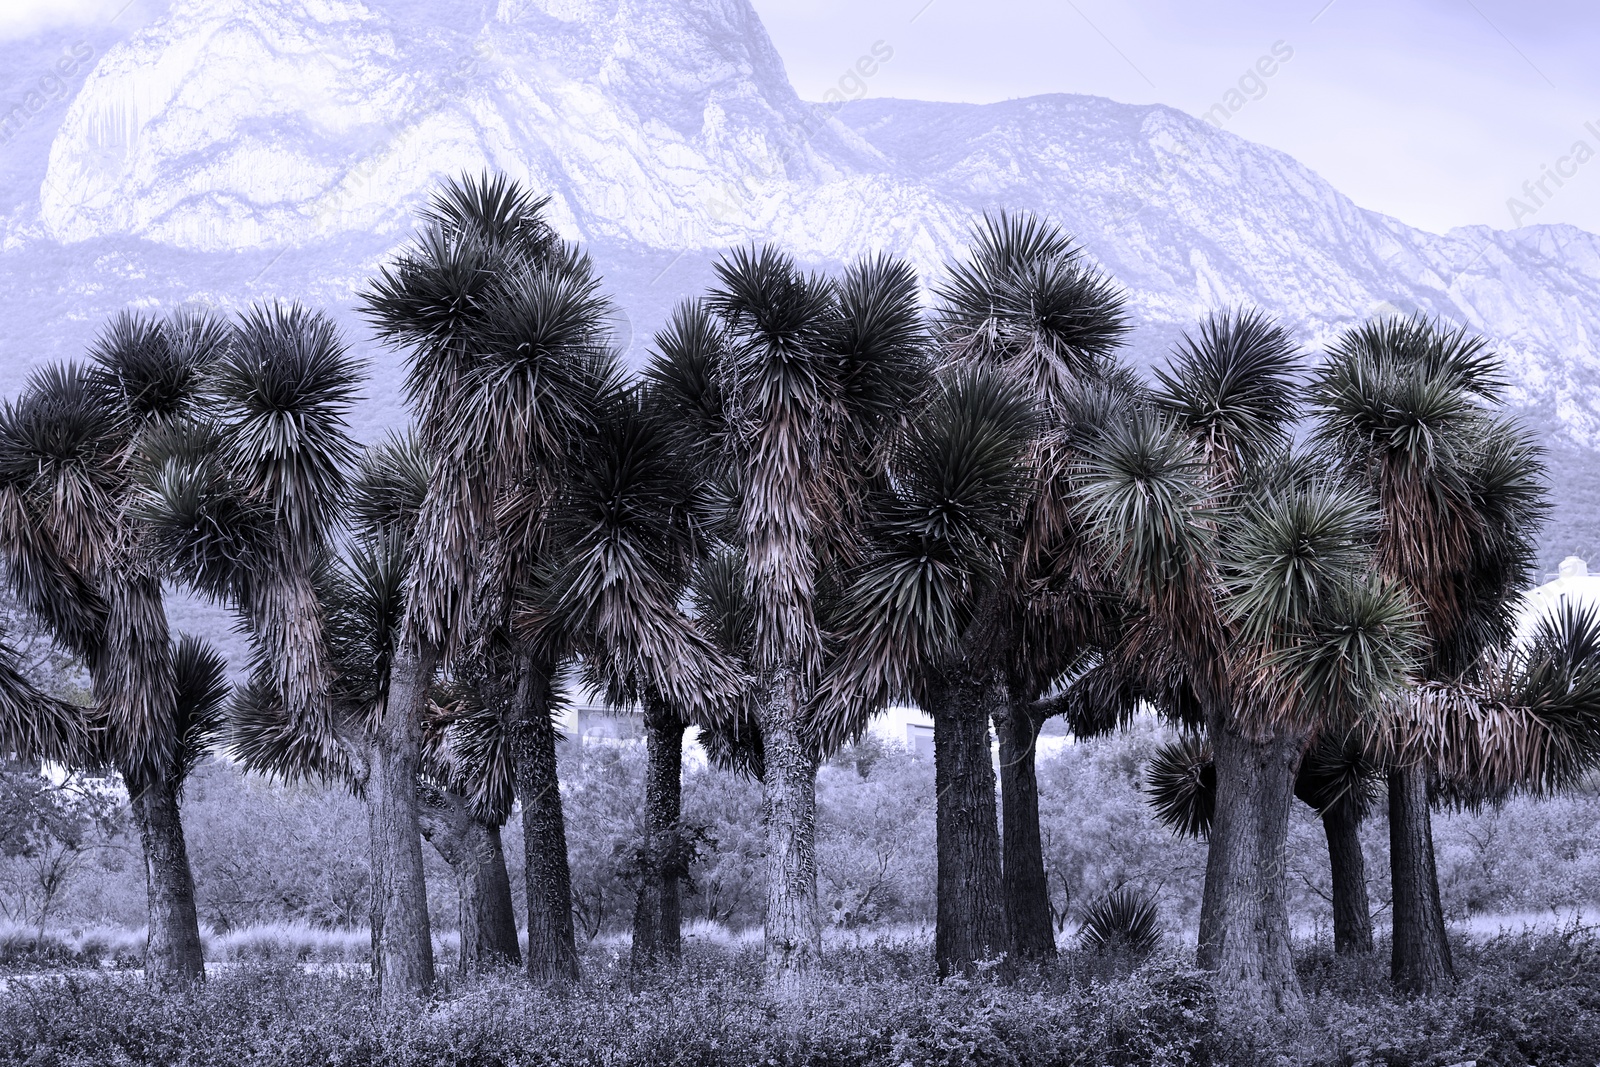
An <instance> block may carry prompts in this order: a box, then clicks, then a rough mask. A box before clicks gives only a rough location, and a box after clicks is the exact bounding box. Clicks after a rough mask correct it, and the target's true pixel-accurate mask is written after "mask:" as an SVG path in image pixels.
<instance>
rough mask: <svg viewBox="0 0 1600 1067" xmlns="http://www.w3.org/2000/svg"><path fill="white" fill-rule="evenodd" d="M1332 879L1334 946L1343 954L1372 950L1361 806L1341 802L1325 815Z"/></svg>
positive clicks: (1370, 913)
mask: <svg viewBox="0 0 1600 1067" xmlns="http://www.w3.org/2000/svg"><path fill="white" fill-rule="evenodd" d="M1322 829H1323V831H1324V832H1325V833H1326V834H1327V837H1328V869H1329V871H1330V873H1331V875H1332V881H1333V949H1334V951H1335V952H1336V953H1338V954H1339V955H1341V956H1348V955H1354V954H1361V953H1368V952H1371V951H1372V906H1371V904H1370V903H1369V902H1368V900H1367V860H1366V856H1365V855H1364V854H1363V853H1362V851H1361V817H1360V811H1359V809H1358V808H1357V807H1356V806H1355V805H1353V804H1351V803H1349V802H1348V801H1340V802H1339V803H1337V804H1335V805H1334V806H1333V807H1331V808H1329V809H1328V810H1327V811H1326V812H1324V813H1323V816H1322Z"/></svg>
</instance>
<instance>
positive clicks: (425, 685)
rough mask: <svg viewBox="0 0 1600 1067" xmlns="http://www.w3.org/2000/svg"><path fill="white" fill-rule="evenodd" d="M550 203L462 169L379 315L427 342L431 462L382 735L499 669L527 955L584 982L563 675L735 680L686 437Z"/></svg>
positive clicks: (562, 977)
mask: <svg viewBox="0 0 1600 1067" xmlns="http://www.w3.org/2000/svg"><path fill="white" fill-rule="evenodd" d="M544 204H545V201H543V200H539V199H536V198H534V197H532V196H531V195H529V194H528V193H527V192H526V191H524V190H523V189H522V188H520V187H519V186H518V185H517V184H516V183H514V182H510V181H508V180H506V179H505V178H503V177H488V176H484V177H482V178H479V179H464V180H462V181H460V182H452V183H450V184H448V185H447V186H446V187H445V188H444V189H443V190H441V192H440V193H439V194H438V195H436V196H435V197H434V199H433V201H432V203H431V205H430V207H429V209H428V211H427V212H426V213H425V215H424V219H423V222H424V230H423V233H422V234H421V236H419V238H418V239H417V241H416V242H415V243H414V244H413V246H412V247H411V248H410V249H409V250H407V251H406V252H405V253H404V254H403V255H402V256H401V257H400V258H399V260H398V261H397V262H396V263H395V264H394V265H393V266H392V267H390V268H387V269H385V270H384V272H383V273H382V275H381V276H380V277H379V278H378V279H377V280H376V281H374V283H373V284H372V286H371V288H370V291H369V293H368V296H367V313H368V315H369V317H370V318H371V320H372V321H373V322H374V324H375V325H376V326H377V327H378V329H379V331H380V333H381V334H382V335H383V336H384V337H385V338H386V339H387V340H389V341H391V342H393V343H396V344H398V345H400V346H401V347H403V348H404V349H405V350H406V352H407V354H408V359H409V364H410V366H409V373H408V377H407V390H408V393H409V396H410V400H411V403H412V406H413V409H414V411H415V413H416V416H417V433H418V438H419V441H420V443H421V446H422V447H423V448H424V450H425V451H426V453H427V454H428V456H429V457H430V462H431V463H432V475H431V477H430V480H429V484H428V487H427V492H426V493H425V495H424V497H423V499H422V503H421V509H420V513H419V516H418V520H417V525H416V534H415V537H414V540H413V542H412V543H413V544H414V546H415V551H414V552H413V553H412V555H411V557H410V559H409V562H408V569H407V577H406V582H405V599H404V606H405V608H404V612H403V616H402V625H401V628H400V632H399V636H398V639H397V641H396V644H395V651H394V660H393V666H392V668H391V678H390V689H389V699H388V701H387V703H386V706H385V709H386V710H385V717H384V718H385V725H383V726H382V730H387V731H390V732H391V733H392V734H393V735H394V736H396V737H399V736H401V735H403V736H405V737H408V738H409V737H414V736H415V735H416V734H417V732H418V724H419V723H420V722H421V719H422V716H423V714H424V711H425V708H426V694H427V692H428V689H429V686H430V685H431V680H432V678H433V675H434V672H435V669H436V667H437V666H438V664H439V663H440V661H441V660H443V661H444V662H445V663H446V664H447V665H448V666H450V667H451V668H452V669H455V668H457V667H459V666H460V665H461V664H462V663H464V662H466V661H468V660H472V661H475V662H477V663H479V664H481V665H483V667H484V668H485V669H487V670H488V671H490V672H491V674H492V675H493V679H494V685H495V686H497V687H498V689H499V691H500V692H502V693H504V694H506V697H505V701H504V704H503V715H502V720H503V725H504V729H505V741H504V743H505V746H506V752H507V753H508V758H509V762H510V766H511V768H512V772H513V779H514V783H515V792H516V797H517V800H518V802H519V804H520V807H521V811H522V820H523V839H524V842H525V847H526V849H527V855H526V863H525V868H526V871H527V880H528V881H527V898H528V900H529V901H530V909H529V920H528V924H529V933H528V954H527V967H528V972H529V974H530V975H531V976H533V977H535V978H536V979H539V980H541V981H555V982H566V981H572V980H574V979H576V977H577V973H578V963H577V951H576V946H575V944H574V938H573V935H574V931H573V924H572V908H571V884H570V873H569V869H568V865H567V854H566V832H565V820H564V817H563V814H562V810H561V794H560V789H559V783H558V782H557V778H556V758H555V740H556V730H555V725H554V722H553V719H552V717H553V715H554V714H555V713H556V712H557V711H559V699H560V684H561V681H562V678H563V676H564V673H565V672H567V671H568V670H569V668H572V667H574V666H577V667H579V668H580V670H581V673H582V674H585V675H587V677H588V679H589V680H590V681H591V683H594V684H597V685H599V686H601V687H602V688H604V689H606V690H607V691H608V692H609V693H610V694H611V695H612V696H613V697H614V698H617V699H623V698H625V697H637V698H645V697H649V696H659V697H661V698H663V699H667V700H670V701H672V702H674V703H675V704H677V705H678V706H680V707H682V708H685V709H690V710H699V709H703V708H706V707H709V706H710V705H711V704H712V703H713V701H714V700H715V697H716V694H717V693H718V692H720V691H721V690H723V689H726V688H728V687H729V686H730V685H731V684H732V683H731V681H730V679H731V677H732V676H731V674H730V673H729V672H728V671H727V670H726V669H725V667H724V666H722V665H720V664H719V663H717V662H715V660H714V657H713V655H712V653H713V652H714V650H713V649H712V648H711V646H710V645H709V644H708V643H707V642H705V641H702V640H700V639H698V638H697V636H696V632H695V629H694V626H693V624H692V620H690V619H689V618H687V617H686V616H685V615H684V614H683V613H682V612H680V611H679V610H678V596H679V594H680V593H681V590H682V585H683V581H682V579H683V576H684V575H685V574H686V573H687V564H686V562H685V560H686V559H687V558H688V557H689V556H691V555H692V552H693V546H694V537H693V535H692V529H691V527H690V524H689V523H688V521H687V515H688V509H687V502H686V501H687V494H688V492H689V489H688V488H687V487H685V485H684V483H683V480H682V478H681V477H680V476H679V474H678V472H677V469H676V467H675V463H676V460H675V458H674V454H673V450H672V441H671V440H670V439H669V436H670V435H668V434H666V433H664V432H662V431H661V430H660V429H659V428H658V427H657V426H656V424H655V423H654V421H653V416H650V415H649V413H647V412H646V411H645V410H644V409H643V408H642V407H641V406H640V404H639V402H638V400H637V398H636V397H633V396H632V395H631V393H630V390H629V388H628V387H627V386H626V384H625V382H624V381H623V378H622V375H621V372H620V369H619V368H618V365H617V362H616V355H615V353H614V351H613V350H612V349H611V347H610V330H609V325H608V322H609V319H610V317H611V305H610V303H609V302H608V301H607V300H606V298H605V297H604V296H603V295H602V293H601V291H600V283H599V279H598V277H597V276H596V275H595V273H594V271H593V268H592V266H591V264H590V263H589V261H588V259H587V257H586V256H584V255H583V254H582V253H581V252H580V251H578V250H577V249H576V248H573V247H571V246H568V245H566V244H565V243H563V242H561V241H560V240H558V239H557V238H556V237H555V235H554V233H553V231H552V230H551V229H550V227H549V225H548V224H547V223H546V221H545V220H544V217H543V208H544ZM397 840H398V837H397Z"/></svg>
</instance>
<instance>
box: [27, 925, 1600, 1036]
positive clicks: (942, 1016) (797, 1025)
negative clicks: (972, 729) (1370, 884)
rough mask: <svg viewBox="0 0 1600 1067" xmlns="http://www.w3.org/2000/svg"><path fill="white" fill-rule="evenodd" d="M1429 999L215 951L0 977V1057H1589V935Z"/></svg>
mask: <svg viewBox="0 0 1600 1067" xmlns="http://www.w3.org/2000/svg"><path fill="white" fill-rule="evenodd" d="M1459 962H1460V965H1461V970H1462V973H1463V975H1464V979H1463V981H1462V982H1461V984H1460V985H1459V986H1458V987H1457V988H1456V989H1455V990H1454V991H1453V992H1451V993H1449V994H1447V995H1443V996H1438V997H1432V998H1421V999H1408V998H1403V997H1399V996H1397V995H1395V994H1394V993H1393V992H1392V990H1391V989H1390V987H1389V985H1388V981H1387V975H1386V967H1385V959H1384V958H1383V957H1382V955H1381V954H1380V955H1379V956H1376V957H1373V958H1371V959H1369V960H1367V961H1363V962H1356V963H1351V962H1349V961H1343V960H1334V959H1332V958H1330V957H1329V956H1327V955H1326V954H1325V953H1322V952H1320V951H1316V950H1313V951H1311V952H1310V953H1308V954H1307V958H1306V960H1305V962H1304V963H1303V965H1302V968H1301V971H1302V979H1303V981H1304V983H1305V986H1306V990H1307V993H1308V997H1307V1000H1308V1005H1309V1008H1310V1017H1309V1020H1308V1021H1307V1023H1306V1024H1305V1026H1304V1027H1303V1028H1301V1029H1300V1030H1298V1031H1296V1032H1292V1033H1278V1032H1269V1031H1265V1030H1256V1029H1254V1028H1252V1027H1251V1026H1250V1025H1249V1024H1248V1023H1234V1024H1231V1025H1229V1026H1227V1027H1223V1026H1220V1025H1219V1024H1218V1020H1217V1015H1216V1006H1215V1001H1214V999H1213V997H1212V995H1211V992H1210V989H1209V987H1208V985H1207V983H1206V980H1205V979H1204V977H1203V976H1201V975H1198V974H1196V973H1194V972H1192V971H1189V970H1188V969H1186V968H1184V967H1182V966H1180V965H1178V964H1176V963H1174V962H1173V961H1171V960H1170V959H1160V960H1156V961H1154V962H1152V963H1150V964H1148V965H1146V966H1144V967H1142V968H1141V969H1139V970H1138V971H1136V972H1134V973H1132V974H1126V973H1117V969H1116V968H1115V967H1107V966H1106V965H1105V962H1104V961H1103V960H1094V959H1088V958H1077V957H1069V958H1067V959H1066V960H1064V961H1063V963H1062V966H1061V967H1060V968H1059V969H1058V970H1057V971H1056V972H1055V973H1053V974H1050V975H1033V976H1029V977H1027V978H1025V979H1024V980H1023V981H1022V982H1020V983H1019V984H1018V985H1017V986H1015V987H1011V988H1002V987H997V986H994V985H991V984H989V983H986V982H976V983H966V982H959V981H951V982H946V983H943V984H942V985H941V984H938V983H935V982H933V981H932V980H930V979H928V978H927V977H925V975H926V974H927V973H928V971H929V970H930V969H931V956H930V953H929V951H928V946H927V945H926V944H925V943H906V942H901V943H898V944H886V945H882V946H869V947H863V948H860V949H838V950H835V951H834V952H833V953H832V954H831V957H830V960H829V964H828V967H829V974H828V976H827V979H826V980H825V982H824V983H823V985H822V988H821V990H820V992H819V994H818V996H817V997H816V998H815V999H814V1000H813V1001H811V1002H810V1003H807V1004H805V1005H804V1006H800V1007H795V1008H791V1009H783V1008H780V1007H777V1006H775V1005H773V1004H772V1003H770V1002H768V1001H767V1000H766V999H765V998H764V997H763V996H762V995H761V993H760V992H759V984H760V981H759V979H760V960H759V954H758V953H757V952H756V951H754V950H753V949H741V950H737V951H733V952H731V953H727V952H723V951H721V950H716V949H710V948H700V949H696V950H695V951H693V952H691V954H690V957H689V958H688V960H687V961H686V962H685V965H684V967H683V969H682V971H680V972H678V973H676V974H673V975H670V976H666V975H663V976H658V977H653V978H649V979H643V980H639V979H634V978H632V977H630V976H629V975H627V974H626V973H625V972H623V971H622V970H621V969H620V968H619V967H618V966H617V964H616V962H615V959H614V958H613V957H612V956H609V955H603V954H598V953H595V954H591V957H590V959H589V960H588V961H587V969H588V973H589V974H591V975H592V977H591V978H589V979H588V980H586V981H585V982H584V983H583V985H582V986H581V987H580V988H579V989H577V990H576V991H575V992H573V993H570V994H567V995H562V996H551V995H546V994H543V993H539V992H536V991H534V990H532V989H530V988H529V987H528V986H527V985H526V983H525V982H524V981H523V980H522V979H521V978H520V977H519V976H516V975H510V974H507V975H502V976H496V977H492V978H487V979H483V980H479V981H475V982H472V983H456V984H455V985H454V987H453V988H447V989H445V990H443V991H441V993H440V995H439V996H438V997H437V998H436V1000H435V1002H434V1004H433V1005H432V1006H431V1008H430V1009H429V1010H428V1011H426V1012H424V1013H421V1014H417V1013H410V1014H405V1015H385V1014H383V1013H382V1012H381V1011H380V1010H379V1009H378V1007H377V1005H376V1002H375V998H374V997H373V996H372V995H371V993H372V990H371V988H370V986H369V985H368V983H367V982H366V981H365V980H364V979H362V978H359V977H351V976H348V975H344V974H340V973H337V972H335V971H329V970H316V969H313V970H312V971H310V972H307V971H305V970H303V969H302V968H301V967H299V966H297V965H295V964H294V963H292V962H289V961H269V962H262V963H249V964H242V965H239V966H236V967H233V968H221V969H215V970H214V972H213V977H212V979H211V980H210V982H209V983H208V984H207V985H206V986H205V987H204V988H203V989H202V990H200V991H199V992H197V993H195V994H193V995H189V996H180V997H158V996H155V995H152V994H149V993H147V992H145V990H144V989H143V987H142V986H141V985H140V984H139V983H138V982H137V980H136V979H134V978H133V977H132V976H126V975H124V976H120V977H119V976H116V975H107V976H93V977H88V978H84V977H77V978H74V977H63V978H49V979H40V980H34V981H30V982H26V983H23V982H17V983H14V984H12V985H11V987H10V988H9V989H8V990H6V992H4V993H3V994H0V1063H6V1064H10V1063H17V1064H24V1063H25V1064H29V1065H30V1067H69V1065H73V1067H76V1065H89V1064H94V1065H101V1064H196V1065H199V1064H204V1065H207V1067H213V1065H214V1067H230V1065H236V1064H237V1065H244V1064H251V1065H258V1064H259V1065H266V1064H273V1065H283V1067H296V1065H301V1064H306V1065H310V1064H317V1065H321V1064H341V1065H358V1064H380V1063H381V1064H385V1065H395V1067H399V1065H411V1064H415V1065H418V1067H421V1065H428V1067H434V1065H448V1064H472V1065H482V1067H490V1065H503V1067H510V1065H515V1064H551V1065H555V1064H562V1065H565V1064H596V1065H599V1064H605V1065H608V1067H621V1065H629V1064H650V1065H655V1064H683V1065H702V1064H703V1065H707V1067H718V1065H730V1067H732V1065H739V1067H744V1065H748V1064H773V1065H817V1067H822V1065H833V1064H841V1065H843V1064H851V1065H867V1064H886V1065H887V1064H896V1065H899V1064H916V1065H922V1064H949V1065H955V1064H1008V1065H1017V1067H1024V1065H1035V1064H1037V1065H1045V1064H1085V1065H1087V1064H1129V1065H1132V1064H1237V1065H1254V1064H1259V1063H1285V1064H1319V1065H1320V1064H1329V1065H1333V1064H1338V1065H1356V1064H1385V1065H1413V1064H1414V1065H1419V1067H1420V1065H1445V1064H1455V1063H1460V1062H1463V1061H1467V1062H1472V1061H1476V1062H1477V1063H1479V1064H1497V1065H1498V1064H1541V1065H1544V1064H1578V1063H1582V1064H1592V1063H1593V1062H1594V1060H1595V1050H1596V1049H1600V937H1597V936H1596V932H1595V931H1593V930H1590V929H1582V928H1574V929H1571V930H1568V931H1565V932H1564V933H1561V934H1557V935H1541V936H1534V935H1521V936H1516V937H1501V938H1496V939H1492V940H1489V941H1487V942H1484V943H1481V944H1475V945H1468V946H1463V948H1462V950H1461V960H1460V961H1459Z"/></svg>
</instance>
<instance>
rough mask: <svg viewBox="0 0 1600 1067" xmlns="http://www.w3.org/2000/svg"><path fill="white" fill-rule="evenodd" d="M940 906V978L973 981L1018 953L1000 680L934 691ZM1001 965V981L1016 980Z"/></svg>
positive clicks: (958, 682)
mask: <svg viewBox="0 0 1600 1067" xmlns="http://www.w3.org/2000/svg"><path fill="white" fill-rule="evenodd" d="M930 690H931V693H930V696H931V700H930V703H931V705H932V706H931V707H930V708H929V709H928V712H929V714H930V715H931V716H932V718H933V779H934V792H935V794H936V796H937V800H936V803H935V810H934V819H935V831H936V849H937V853H938V857H937V858H938V889H937V894H938V901H937V910H936V914H935V920H934V935H933V946H934V960H935V963H936V964H937V966H938V970H939V976H940V977H941V978H943V977H948V976H949V975H952V974H972V973H975V972H976V971H977V969H978V966H977V965H978V963H979V962H980V961H984V960H995V959H999V958H1000V957H1002V956H1004V955H1005V954H1006V952H1007V951H1008V950H1009V949H1010V947H1011V938H1010V933H1009V931H1008V930H1007V927H1006V914H1005V895H1004V891H1003V889H1002V888H1001V874H1000V826H999V813H998V811H997V810H996V806H995V774H994V763H993V762H992V756H991V751H990V748H989V721H990V718H991V716H992V715H993V714H995V713H996V712H999V713H1000V714H1005V709H1006V708H1008V706H1009V699H1008V693H1007V690H1006V685H1005V682H1004V680H1003V679H1002V678H1000V677H999V675H998V672H994V673H990V674H988V675H986V676H978V675H974V674H970V673H957V674H955V675H954V676H952V677H949V678H947V679H943V680H941V682H940V683H939V684H938V685H936V686H931V687H930ZM1009 973H1010V969H1009V967H1007V966H1005V965H1003V964H1002V965H1001V966H1000V967H999V968H997V969H996V975H997V976H998V977H1009Z"/></svg>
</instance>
